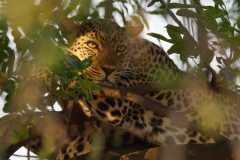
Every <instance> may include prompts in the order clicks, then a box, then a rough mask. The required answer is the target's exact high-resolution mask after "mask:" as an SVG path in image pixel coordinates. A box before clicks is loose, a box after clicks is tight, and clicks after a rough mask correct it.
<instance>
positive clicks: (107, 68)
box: [102, 65, 114, 77]
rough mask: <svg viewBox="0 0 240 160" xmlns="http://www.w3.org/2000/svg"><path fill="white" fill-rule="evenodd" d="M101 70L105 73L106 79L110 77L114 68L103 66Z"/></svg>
mask: <svg viewBox="0 0 240 160" xmlns="http://www.w3.org/2000/svg"><path fill="white" fill-rule="evenodd" d="M102 69H103V71H104V72H105V74H106V77H107V76H108V75H110V74H111V73H112V72H113V71H114V67H113V66H110V65H104V66H103V67H102Z"/></svg>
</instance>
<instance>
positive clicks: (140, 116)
mask: <svg viewBox="0 0 240 160" xmlns="http://www.w3.org/2000/svg"><path fill="white" fill-rule="evenodd" d="M68 51H69V53H70V54H73V55H74V56H76V57H78V58H79V59H80V60H81V61H83V60H86V59H88V58H90V59H91V61H92V63H91V65H90V66H89V67H88V68H86V69H85V70H83V71H81V74H82V75H84V76H86V77H87V78H89V79H90V80H93V81H94V82H96V83H99V84H100V85H102V84H104V83H105V82H107V83H108V84H110V87H109V85H107V86H106V85H103V87H104V88H103V89H102V90H101V91H97V92H93V93H92V99H91V100H85V99H79V105H80V107H81V108H82V109H83V110H84V112H85V113H86V114H87V115H88V116H90V117H94V118H96V119H98V120H99V121H101V122H102V123H103V124H108V125H111V126H112V127H113V128H114V129H117V130H118V129H122V130H125V131H128V132H130V133H131V134H133V135H135V136H137V137H140V138H142V139H145V140H146V141H148V142H150V143H153V144H157V145H161V144H195V143H196V144H211V143H216V142H218V141H220V140H223V139H224V140H226V141H235V140H239V139H240V136H239V131H240V130H239V128H240V126H239V125H240V123H239V121H240V118H239V117H240V116H239V107H238V104H239V102H238V100H236V99H231V98H230V97H228V96H227V95H222V94H219V93H216V92H215V91H212V90H211V89H209V86H208V85H207V84H206V83H203V82H199V83H197V84H198V85H197V86H196V85H190V86H187V87H186V84H184V85H183V86H182V85H180V87H179V86H178V87H174V88H171V86H172V85H173V84H174V83H177V82H179V81H181V79H183V77H184V76H185V74H184V73H183V72H182V71H181V70H180V69H178V67H177V66H176V65H175V64H174V62H173V61H172V60H171V59H170V58H169V56H168V54H167V53H166V52H164V50H163V49H162V48H161V47H159V46H157V45H155V44H153V43H152V42H149V41H148V40H145V39H143V38H140V37H139V34H138V33H137V34H136V33H133V34H132V33H129V30H128V29H126V28H124V27H120V26H119V25H117V24H116V23H115V22H113V21H109V20H101V19H97V20H96V19H91V20H86V21H85V22H83V23H82V24H81V26H80V30H79V34H78V38H77V39H76V40H75V41H74V42H73V44H72V46H70V48H69V49H68ZM191 78H192V77H191ZM190 81H194V82H195V81H196V82H198V80H197V79H194V78H193V79H191V80H190ZM171 82H174V83H171ZM188 82H189V81H188ZM116 88H117V90H116ZM79 139H80V138H76V140H75V141H73V142H72V143H75V142H77V143H78V144H81V143H83V142H80V141H79ZM81 140H82V139H81ZM84 143H85V142H84ZM70 146H72V145H71V144H70V145H69V147H70ZM65 150H66V149H65ZM76 152H77V151H76ZM79 152H80V151H79ZM88 152H91V151H90V150H89V151H88ZM80 154H81V153H79V155H80ZM81 155H82V154H81ZM64 156H65V157H66V156H67V157H71V159H74V155H71V153H69V152H64V154H62V151H60V154H59V155H58V156H57V157H58V158H57V159H58V160H64Z"/></svg>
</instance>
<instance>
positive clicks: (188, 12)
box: [176, 9, 198, 18]
mask: <svg viewBox="0 0 240 160" xmlns="http://www.w3.org/2000/svg"><path fill="white" fill-rule="evenodd" d="M176 14H177V15H179V16H183V17H190V18H197V17H198V16H197V13H196V12H194V11H192V10H189V9H179V10H178V11H177V13H176Z"/></svg>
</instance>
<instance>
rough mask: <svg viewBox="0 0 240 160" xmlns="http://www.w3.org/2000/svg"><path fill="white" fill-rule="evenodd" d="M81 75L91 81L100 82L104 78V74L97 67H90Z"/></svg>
mask: <svg viewBox="0 0 240 160" xmlns="http://www.w3.org/2000/svg"><path fill="white" fill-rule="evenodd" d="M83 74H84V75H85V76H86V77H87V78H89V79H90V80H93V81H101V80H104V79H105V78H106V74H105V72H104V71H103V70H102V69H101V67H98V66H90V67H88V68H87V69H85V70H84V71H83Z"/></svg>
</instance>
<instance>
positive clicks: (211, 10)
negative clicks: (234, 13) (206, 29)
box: [204, 6, 227, 18]
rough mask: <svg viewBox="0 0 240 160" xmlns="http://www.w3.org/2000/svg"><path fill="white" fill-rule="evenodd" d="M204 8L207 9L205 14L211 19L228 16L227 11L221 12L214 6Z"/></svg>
mask: <svg viewBox="0 0 240 160" xmlns="http://www.w3.org/2000/svg"><path fill="white" fill-rule="evenodd" d="M204 8H205V10H204V14H205V15H206V16H209V17H211V18H219V17H222V16H225V15H226V14H227V13H226V11H224V10H221V9H219V8H216V7H213V6H207V7H204Z"/></svg>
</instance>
